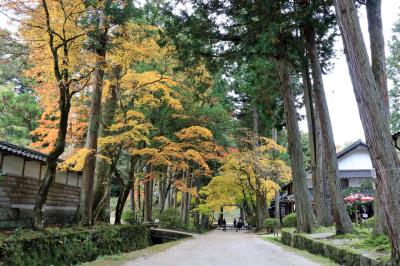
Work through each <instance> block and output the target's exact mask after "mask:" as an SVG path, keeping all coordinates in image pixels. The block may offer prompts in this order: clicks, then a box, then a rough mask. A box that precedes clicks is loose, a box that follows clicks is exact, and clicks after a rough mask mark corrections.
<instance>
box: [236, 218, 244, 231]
mask: <svg viewBox="0 0 400 266" xmlns="http://www.w3.org/2000/svg"><path fill="white" fill-rule="evenodd" d="M243 225H244V223H243V221H242V218H239V221H237V220H236V217H235V218H233V227H235V228H236V232H237V231H238V230H241V229H242V226H243Z"/></svg>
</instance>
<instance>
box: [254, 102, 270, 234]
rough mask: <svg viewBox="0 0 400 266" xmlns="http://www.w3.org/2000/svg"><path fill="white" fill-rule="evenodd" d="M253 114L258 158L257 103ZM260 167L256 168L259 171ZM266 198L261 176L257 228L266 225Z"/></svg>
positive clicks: (258, 181) (255, 148)
mask: <svg viewBox="0 0 400 266" xmlns="http://www.w3.org/2000/svg"><path fill="white" fill-rule="evenodd" d="M252 114H253V135H254V136H253V142H254V144H253V149H254V151H255V153H256V157H257V159H258V157H259V154H258V151H257V149H258V146H259V140H258V138H259V136H258V123H259V121H258V110H257V107H256V106H255V105H253V107H252ZM257 170H258V169H255V171H256V172H257ZM266 203H267V201H266V199H265V197H264V190H263V189H262V188H261V180H260V177H256V205H257V212H256V217H257V221H256V225H257V230H261V229H262V227H263V225H264V219H265V218H266V209H267V208H266Z"/></svg>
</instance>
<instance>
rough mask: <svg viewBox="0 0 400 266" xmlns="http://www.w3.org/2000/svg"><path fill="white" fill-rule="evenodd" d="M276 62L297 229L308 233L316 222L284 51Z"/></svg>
mask: <svg viewBox="0 0 400 266" xmlns="http://www.w3.org/2000/svg"><path fill="white" fill-rule="evenodd" d="M281 48H282V47H281ZM277 63H278V71H279V77H280V80H281V83H282V84H281V87H282V96H283V104H284V109H285V116H286V127H287V134H288V146H289V147H288V148H289V155H290V164H291V169H292V176H293V185H294V196H295V201H296V213H297V230H298V231H299V232H306V233H310V232H311V231H312V230H313V229H314V227H315V226H316V223H315V217H314V212H313V210H312V207H311V203H310V197H309V194H308V187H307V177H306V171H305V169H304V160H303V153H302V150H301V141H300V131H299V125H298V124H297V112H296V105H295V98H294V95H293V91H292V88H291V82H290V71H289V65H288V61H287V56H286V53H285V52H283V53H282V52H281V53H280V55H279V56H278V57H277Z"/></svg>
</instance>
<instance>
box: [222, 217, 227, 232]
mask: <svg viewBox="0 0 400 266" xmlns="http://www.w3.org/2000/svg"><path fill="white" fill-rule="evenodd" d="M222 230H224V231H226V220H225V218H224V219H223V220H222Z"/></svg>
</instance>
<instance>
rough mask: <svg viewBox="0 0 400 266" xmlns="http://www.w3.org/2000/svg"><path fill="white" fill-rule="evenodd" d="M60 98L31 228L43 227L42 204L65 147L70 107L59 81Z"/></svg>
mask: <svg viewBox="0 0 400 266" xmlns="http://www.w3.org/2000/svg"><path fill="white" fill-rule="evenodd" d="M59 90H60V98H59V101H58V103H59V107H60V120H59V123H58V133H57V140H56V144H55V145H54V148H53V149H52V151H51V152H50V153H49V155H48V157H47V161H46V163H47V170H46V173H45V176H44V179H43V181H42V182H41V184H40V187H39V191H38V194H37V195H36V199H35V206H34V208H33V228H43V225H44V217H43V214H44V209H43V208H44V204H46V200H47V195H48V194H49V190H50V186H51V184H52V183H53V182H54V179H55V176H56V169H57V161H58V158H59V157H60V155H61V154H62V153H63V152H64V149H65V138H66V135H67V129H68V115H69V111H70V109H71V98H70V95H69V93H68V88H67V87H65V85H64V84H63V83H62V82H61V83H60V85H59Z"/></svg>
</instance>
